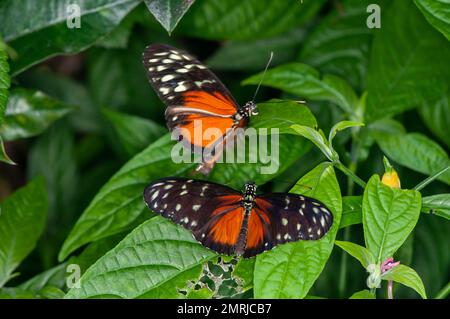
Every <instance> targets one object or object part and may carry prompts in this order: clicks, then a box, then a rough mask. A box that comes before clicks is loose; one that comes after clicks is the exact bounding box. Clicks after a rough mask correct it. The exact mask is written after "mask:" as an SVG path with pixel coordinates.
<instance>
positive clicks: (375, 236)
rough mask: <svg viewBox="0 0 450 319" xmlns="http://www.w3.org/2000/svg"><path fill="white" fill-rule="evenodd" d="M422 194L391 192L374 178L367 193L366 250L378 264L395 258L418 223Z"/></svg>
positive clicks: (377, 178)
mask: <svg viewBox="0 0 450 319" xmlns="http://www.w3.org/2000/svg"><path fill="white" fill-rule="evenodd" d="M420 207H421V196H420V193H419V192H417V191H414V190H402V189H397V188H391V187H389V186H386V185H384V184H382V183H381V181H380V178H379V176H378V175H374V176H372V177H371V178H370V180H369V182H368V183H367V187H366V189H365V191H364V198H363V205H362V212H363V215H362V216H363V226H364V238H365V242H366V247H367V248H368V249H369V251H370V252H371V253H372V254H373V255H374V256H375V258H376V259H375V260H376V263H377V264H380V263H381V262H383V261H384V260H386V259H387V258H388V257H392V256H393V255H394V253H395V252H396V251H397V249H399V248H400V246H401V245H402V244H403V242H404V241H405V240H406V238H407V237H408V235H409V234H410V233H411V231H412V230H413V228H414V226H415V225H416V223H417V220H418V219H419V214H420Z"/></svg>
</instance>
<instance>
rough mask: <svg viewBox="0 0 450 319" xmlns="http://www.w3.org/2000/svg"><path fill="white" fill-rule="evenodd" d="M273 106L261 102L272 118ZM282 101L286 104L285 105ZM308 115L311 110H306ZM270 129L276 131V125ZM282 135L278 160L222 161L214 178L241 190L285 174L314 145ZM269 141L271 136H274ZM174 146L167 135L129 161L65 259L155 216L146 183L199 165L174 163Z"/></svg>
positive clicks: (73, 236) (82, 224) (71, 239)
mask: <svg viewBox="0 0 450 319" xmlns="http://www.w3.org/2000/svg"><path fill="white" fill-rule="evenodd" d="M273 105H276V104H271V103H263V104H261V105H260V106H259V109H260V112H261V114H267V115H268V116H270V115H271V114H272V113H271V111H266V110H264V109H265V108H271V107H272V106H273ZM280 105H284V104H283V103H280ZM288 105H289V104H288ZM296 107H298V108H299V110H300V109H302V107H301V106H299V105H297V104H296ZM303 114H304V115H306V114H308V113H307V112H306V111H303ZM288 115H290V113H288ZM262 116H264V115H262ZM306 116H307V117H306V118H304V119H299V120H300V121H302V123H305V121H306V122H307V123H309V122H311V121H312V118H311V117H310V116H308V115H306ZM252 121H253V120H252ZM261 121H262V120H261ZM280 121H281V122H283V121H288V118H286V119H283V117H282V116H281V115H280V117H279V118H278V120H277V121H273V122H270V121H266V122H265V121H262V122H265V123H267V125H272V124H271V123H273V125H278V124H279V123H280ZM251 123H252V122H251ZM260 123H261V122H260ZM268 128H269V129H270V127H268ZM277 136H278V135H277ZM278 137H279V151H280V154H284V155H283V156H280V157H279V158H276V159H273V162H272V163H269V164H267V163H262V162H261V161H259V162H257V163H233V164H228V163H218V164H217V167H216V168H215V169H214V170H213V171H212V172H211V174H210V176H209V180H212V181H215V182H219V183H222V184H226V185H229V186H231V187H236V188H241V187H242V185H243V184H244V183H245V182H247V181H248V180H254V181H255V182H256V183H257V184H264V183H265V182H267V181H268V180H270V179H272V178H274V177H275V176H277V175H278V174H280V173H282V172H283V170H285V169H286V168H287V167H288V166H289V165H291V164H292V163H293V162H294V161H295V160H296V159H298V158H299V157H300V156H301V155H302V154H304V153H305V152H306V151H307V150H308V147H309V146H308V144H307V143H306V141H304V140H299V139H298V137H296V136H289V135H285V136H284V135H281V136H278ZM268 139H269V140H270V138H268ZM294 141H295V142H294ZM174 145H175V142H174V141H171V140H170V135H169V134H167V135H165V136H163V137H162V138H161V139H159V140H158V141H156V142H155V143H153V144H151V145H150V146H149V147H147V148H146V149H145V150H143V151H142V152H141V153H139V154H137V155H136V156H135V157H134V158H132V159H131V160H130V161H129V162H128V163H127V164H125V165H124V166H123V167H122V168H121V169H120V170H119V171H118V172H117V173H116V174H115V175H114V176H113V177H112V178H111V179H110V180H109V182H108V183H106V184H105V185H104V186H103V188H102V189H101V190H100V192H99V193H98V194H97V195H96V196H95V198H94V199H93V200H92V202H91V203H90V205H89V206H88V207H87V208H86V210H85V211H84V213H83V214H82V216H81V217H80V219H79V220H78V222H77V223H76V224H75V226H74V228H73V229H72V231H71V233H70V234H69V236H68V237H67V239H66V242H65V243H64V245H63V247H62V248H61V251H60V254H59V259H60V260H63V259H64V258H65V257H67V255H69V254H70V253H71V252H72V251H73V250H75V249H76V248H78V247H80V246H82V245H84V244H86V243H89V242H91V241H95V240H98V239H101V238H104V237H107V236H110V235H113V234H117V233H119V232H122V231H125V230H129V229H131V228H133V227H134V226H136V224H138V223H140V222H142V220H143V219H146V218H148V217H150V216H151V213H150V211H149V210H148V209H147V208H146V207H145V205H144V201H143V200H142V192H143V190H144V188H145V186H147V185H148V183H150V182H151V181H152V180H155V179H157V178H161V177H166V176H179V175H181V176H187V175H189V174H190V173H191V172H192V171H193V169H194V168H195V167H196V166H197V164H196V163H179V164H176V163H174V162H173V160H172V157H171V152H172V149H173V147H174ZM269 149H270V145H269ZM187 153H188V152H187ZM269 165H270V166H276V165H278V170H276V171H275V172H273V173H267V174H262V173H261V169H262V167H267V166H269Z"/></svg>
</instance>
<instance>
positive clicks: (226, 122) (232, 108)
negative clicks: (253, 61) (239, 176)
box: [144, 44, 257, 175]
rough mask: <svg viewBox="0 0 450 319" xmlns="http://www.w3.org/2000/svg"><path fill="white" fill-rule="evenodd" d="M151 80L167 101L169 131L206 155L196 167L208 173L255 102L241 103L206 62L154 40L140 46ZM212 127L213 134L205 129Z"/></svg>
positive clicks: (236, 132)
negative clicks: (142, 49)
mask: <svg viewBox="0 0 450 319" xmlns="http://www.w3.org/2000/svg"><path fill="white" fill-rule="evenodd" d="M144 66H145V69H146V72H147V76H148V79H149V81H150V84H151V85H152V86H153V88H154V90H155V91H156V93H157V95H158V96H159V98H160V99H161V100H162V101H163V102H164V104H166V106H167V109H166V112H165V118H166V122H167V126H168V128H169V130H170V131H171V132H173V133H176V137H177V138H178V140H180V141H182V142H183V143H184V145H185V146H186V147H188V148H189V149H190V150H192V151H194V152H195V153H201V154H203V155H204V154H209V155H210V156H208V158H205V157H204V158H203V162H202V164H200V165H199V166H198V168H197V171H199V172H201V173H203V174H205V175H207V174H209V172H210V171H211V170H212V168H213V166H214V164H215V162H216V161H217V159H218V158H219V157H220V155H221V153H222V151H223V150H224V149H225V147H226V146H228V145H232V142H233V141H235V139H236V137H237V135H238V132H239V130H237V128H245V127H246V126H247V124H248V119H249V117H250V116H251V115H256V114H257V108H256V104H255V103H254V102H253V101H250V102H247V103H246V104H245V105H244V106H242V107H239V106H238V104H237V103H236V101H235V100H234V98H233V96H232V95H231V93H230V92H229V91H228V90H227V88H226V87H225V86H224V85H223V84H222V82H221V81H220V80H219V79H218V78H217V77H216V76H215V75H214V73H212V72H211V71H210V70H209V69H208V68H207V67H206V66H204V65H203V64H202V63H201V62H199V61H198V60H197V59H195V58H194V57H193V56H192V55H190V54H189V53H187V52H185V51H183V50H179V49H176V48H173V47H171V46H168V45H162V44H152V45H150V46H148V47H147V48H146V49H145V51H144ZM211 128H214V129H215V132H218V133H217V134H204V133H205V132H206V130H208V129H211Z"/></svg>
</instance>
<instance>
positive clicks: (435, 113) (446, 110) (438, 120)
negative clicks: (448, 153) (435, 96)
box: [419, 90, 450, 147]
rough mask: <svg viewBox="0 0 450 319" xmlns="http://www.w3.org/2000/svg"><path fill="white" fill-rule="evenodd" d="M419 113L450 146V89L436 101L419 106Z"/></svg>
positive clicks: (437, 135)
mask: <svg viewBox="0 0 450 319" xmlns="http://www.w3.org/2000/svg"><path fill="white" fill-rule="evenodd" d="M419 114H420V116H421V117H422V119H423V121H424V122H425V124H426V125H427V127H428V129H429V130H430V131H431V132H433V134H434V135H435V136H436V137H438V138H439V139H440V140H441V141H442V142H444V143H445V144H446V145H447V147H450V134H448V128H449V127H450V90H448V91H447V92H446V94H444V95H442V97H441V99H439V100H438V101H437V102H436V103H428V104H426V105H424V106H423V107H421V108H419Z"/></svg>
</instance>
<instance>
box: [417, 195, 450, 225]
mask: <svg viewBox="0 0 450 319" xmlns="http://www.w3.org/2000/svg"><path fill="white" fill-rule="evenodd" d="M422 211H423V212H426V213H431V214H434V215H438V216H441V217H444V218H447V219H448V220H450V194H437V195H431V196H425V197H424V198H422Z"/></svg>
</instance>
